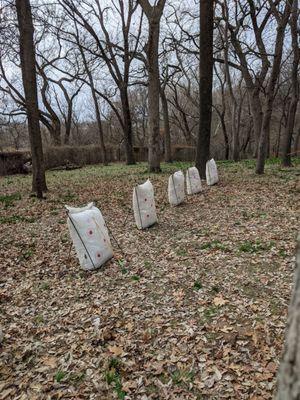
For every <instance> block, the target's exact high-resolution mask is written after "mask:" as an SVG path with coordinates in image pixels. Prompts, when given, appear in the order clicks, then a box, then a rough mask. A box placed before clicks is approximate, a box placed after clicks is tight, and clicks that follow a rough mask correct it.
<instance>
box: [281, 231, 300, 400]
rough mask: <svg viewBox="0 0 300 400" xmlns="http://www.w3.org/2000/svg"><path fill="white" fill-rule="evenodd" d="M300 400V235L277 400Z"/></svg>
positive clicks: (299, 237)
mask: <svg viewBox="0 0 300 400" xmlns="http://www.w3.org/2000/svg"><path fill="white" fill-rule="evenodd" d="M299 399H300V235H299V236H298V246H297V254H296V270H295V278H294V289H293V294H292V299H291V304H290V308H289V316H288V322H287V328H286V337H285V346H284V353H283V357H282V360H281V363H280V369H279V374H278V393H277V400H299Z"/></svg>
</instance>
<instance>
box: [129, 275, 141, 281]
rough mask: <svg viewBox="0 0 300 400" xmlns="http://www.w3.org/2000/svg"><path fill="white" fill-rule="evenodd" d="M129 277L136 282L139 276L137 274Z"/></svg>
mask: <svg viewBox="0 0 300 400" xmlns="http://www.w3.org/2000/svg"><path fill="white" fill-rule="evenodd" d="M131 279H132V280H133V281H135V282H138V281H139V280H140V276H139V275H132V277H131Z"/></svg>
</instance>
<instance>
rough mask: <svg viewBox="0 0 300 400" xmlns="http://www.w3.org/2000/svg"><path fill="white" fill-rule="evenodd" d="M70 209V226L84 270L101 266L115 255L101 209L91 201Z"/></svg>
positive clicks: (68, 208)
mask: <svg viewBox="0 0 300 400" xmlns="http://www.w3.org/2000/svg"><path fill="white" fill-rule="evenodd" d="M65 207H66V209H67V210H68V221H67V223H68V228H69V231H70V235H71V239H72V241H73V244H74V247H75V250H76V254H77V257H78V259H79V263H80V265H81V267H82V268H83V269H84V270H92V269H96V268H100V267H101V265H103V264H104V263H105V262H106V261H108V260H109V259H110V258H112V256H113V250H112V246H111V243H110V239H109V235H108V231H107V228H106V225H105V222H104V219H103V216H102V214H101V212H100V210H99V209H98V208H97V207H95V206H94V204H93V203H89V204H88V205H87V206H86V207H82V208H74V207H69V206H65Z"/></svg>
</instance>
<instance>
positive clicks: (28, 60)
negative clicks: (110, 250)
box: [16, 0, 47, 198]
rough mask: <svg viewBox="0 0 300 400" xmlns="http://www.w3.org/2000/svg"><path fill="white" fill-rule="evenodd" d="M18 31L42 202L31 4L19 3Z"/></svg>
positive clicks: (26, 0)
mask: <svg viewBox="0 0 300 400" xmlns="http://www.w3.org/2000/svg"><path fill="white" fill-rule="evenodd" d="M16 9H17V17H18V28H19V32H20V37H19V43H20V59H21V69H22V80H23V86H24V93H25V101H26V112H27V118H28V131H29V139H30V147H31V157H32V190H33V191H34V192H36V194H37V197H38V198H43V191H45V190H47V185H46V177H45V168H44V159H43V145H42V138H41V131H40V124H39V109H38V96H37V83H36V69H35V48H34V42H33V32H34V30H33V22H32V14H31V6H30V1H29V0H16Z"/></svg>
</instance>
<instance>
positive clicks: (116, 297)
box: [0, 160, 300, 400]
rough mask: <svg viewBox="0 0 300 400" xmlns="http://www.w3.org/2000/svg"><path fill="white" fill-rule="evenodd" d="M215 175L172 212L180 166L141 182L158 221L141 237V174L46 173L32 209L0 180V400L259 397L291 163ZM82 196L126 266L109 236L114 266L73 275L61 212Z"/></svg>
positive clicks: (291, 201) (98, 169)
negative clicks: (170, 184)
mask: <svg viewBox="0 0 300 400" xmlns="http://www.w3.org/2000/svg"><path fill="white" fill-rule="evenodd" d="M218 165H219V172H220V183H219V184H218V185H217V186H214V187H210V188H208V187H206V186H205V192H204V194H199V195H195V196H192V197H188V198H187V199H186V202H185V203H184V204H182V205H181V206H179V207H170V206H169V205H168V203H167V197H166V194H165V193H166V188H167V180H168V174H169V173H170V172H171V171H175V170H177V169H178V168H182V169H185V168H186V167H187V166H188V164H187V163H174V164H173V165H166V164H164V165H163V173H162V174H160V175H151V176H150V178H151V180H152V182H153V185H154V188H155V196H156V206H157V211H158V218H159V223H158V224H157V225H155V226H153V227H152V228H150V229H148V230H145V231H139V230H138V229H137V228H136V227H135V224H134V220H133V216H132V213H131V201H132V188H133V186H134V185H135V184H138V183H142V182H143V181H144V180H146V178H147V177H148V173H147V172H146V164H139V165H137V166H130V167H129V166H128V167H125V166H123V165H116V164H114V165H111V166H108V167H102V166H90V167H86V168H82V169H79V170H74V171H52V172H48V173H47V179H48V186H49V189H50V191H49V192H48V193H47V198H46V199H45V200H43V201H38V200H37V199H35V198H33V197H30V196H29V188H30V179H31V178H30V177H29V176H9V177H5V178H1V180H0V192H1V195H0V201H1V204H0V206H1V214H0V243H1V248H0V257H1V267H0V272H1V274H0V325H1V326H2V330H3V334H4V338H3V341H2V345H0V399H14V400H17V399H22V400H25V399H28V400H35V399H49V400H55V399H78V400H80V399H91V400H92V399H99V400H100V399H101V400H106V399H108V400H109V399H133V400H138V399H140V400H147V399H177V400H180V399H182V400H186V399H252V400H254V399H271V398H272V396H273V394H274V391H275V390H276V374H277V370H278V363H279V360H280V355H281V352H282V346H283V340H284V328H285V324H286V319H287V307H288V303H289V299H290V294H291V285H292V279H293V271H294V264H295V263H294V261H295V257H294V252H295V241H296V236H297V229H298V227H299V221H297V209H296V207H297V201H299V193H300V188H299V174H300V170H299V166H300V163H299V160H298V168H297V167H295V168H290V169H281V168H280V165H279V164H278V163H277V162H276V161H274V160H273V161H271V162H269V163H268V165H267V168H266V174H265V175H264V176H256V175H255V174H254V162H253V161H243V162H240V163H236V164H233V163H231V162H220V163H218ZM297 181H298V183H297ZM92 200H93V201H95V202H96V205H97V206H99V207H100V209H101V211H102V213H103V215H104V217H105V219H106V222H107V224H108V226H109V227H110V229H111V230H112V232H113V234H114V236H115V238H116V239H117V241H118V242H119V244H120V246H121V247H122V248H123V250H124V252H125V253H126V257H124V255H122V253H121V251H120V250H119V249H118V247H117V246H116V244H115V243H114V241H113V240H112V244H113V246H114V248H115V258H114V259H113V260H112V261H110V262H108V263H107V264H106V265H105V267H104V268H103V269H100V270H97V271H94V272H85V271H82V270H80V267H79V265H78V261H77V259H76V257H75V252H74V250H72V251H71V256H70V257H68V254H69V248H70V237H69V233H68V229H67V224H66V213H65V210H64V204H69V205H75V206H81V205H84V204H86V203H88V202H89V201H92ZM298 205H299V202H298ZM298 211H299V210H298ZM128 212H130V215H129V217H128V219H127V222H126V224H125V225H124V221H125V218H126V216H127V214H128ZM298 216H299V212H298ZM97 318H99V320H100V324H99V328H98V329H97V327H95V320H96V321H98V322H99V320H97Z"/></svg>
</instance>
